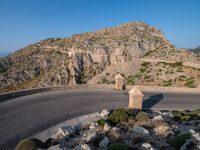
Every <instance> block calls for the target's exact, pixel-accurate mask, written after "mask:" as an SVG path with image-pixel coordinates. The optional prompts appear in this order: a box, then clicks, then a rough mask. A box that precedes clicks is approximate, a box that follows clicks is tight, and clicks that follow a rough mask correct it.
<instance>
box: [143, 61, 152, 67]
mask: <svg viewBox="0 0 200 150" xmlns="http://www.w3.org/2000/svg"><path fill="white" fill-rule="evenodd" d="M149 65H150V62H143V63H142V64H141V66H142V67H147V66H149Z"/></svg>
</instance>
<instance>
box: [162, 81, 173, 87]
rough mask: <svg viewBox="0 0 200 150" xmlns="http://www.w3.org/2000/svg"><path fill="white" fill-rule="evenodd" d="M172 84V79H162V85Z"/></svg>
mask: <svg viewBox="0 0 200 150" xmlns="http://www.w3.org/2000/svg"><path fill="white" fill-rule="evenodd" d="M171 85H172V80H168V81H164V82H163V86H171Z"/></svg>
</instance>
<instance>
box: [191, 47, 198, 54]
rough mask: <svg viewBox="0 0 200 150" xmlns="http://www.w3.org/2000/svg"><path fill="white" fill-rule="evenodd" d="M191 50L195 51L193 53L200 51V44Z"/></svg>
mask: <svg viewBox="0 0 200 150" xmlns="http://www.w3.org/2000/svg"><path fill="white" fill-rule="evenodd" d="M192 51H193V52H195V53H200V46H198V47H196V48H195V49H193V50H192Z"/></svg>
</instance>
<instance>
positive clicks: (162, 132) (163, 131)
mask: <svg viewBox="0 0 200 150" xmlns="http://www.w3.org/2000/svg"><path fill="white" fill-rule="evenodd" d="M169 129H170V128H169V126H168V125H166V124H163V125H160V126H158V127H156V128H154V131H155V132H156V134H157V135H166V133H167V131H168V130H169Z"/></svg>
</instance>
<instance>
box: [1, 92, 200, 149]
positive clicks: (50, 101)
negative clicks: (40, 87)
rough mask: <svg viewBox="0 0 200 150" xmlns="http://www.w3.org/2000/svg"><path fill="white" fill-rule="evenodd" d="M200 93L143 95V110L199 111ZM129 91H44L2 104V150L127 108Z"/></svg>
mask: <svg viewBox="0 0 200 150" xmlns="http://www.w3.org/2000/svg"><path fill="white" fill-rule="evenodd" d="M199 97H200V94H178V93H147V92H144V98H143V108H144V109H197V108H200V100H199ZM127 105H128V94H127V92H126V91H114V90H108V89H105V90H104V89H76V90H73V89H72V90H67V91H64V90H62V91H50V92H42V93H37V94H33V95H28V96H24V97H19V98H15V99H11V100H7V101H4V102H1V101H0V150H6V149H13V148H14V147H15V145H16V143H17V142H19V141H20V140H21V139H24V138H27V137H29V136H30V135H33V134H35V133H37V132H40V131H42V130H44V129H47V128H49V127H52V126H54V125H56V124H58V123H60V122H62V121H65V120H67V119H71V118H73V117H76V116H80V115H84V114H88V113H92V112H96V111H101V110H102V109H104V108H107V109H113V108H117V107H126V106H127Z"/></svg>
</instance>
